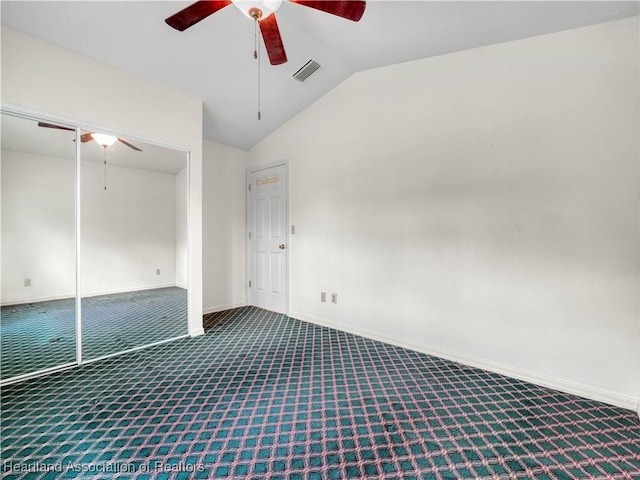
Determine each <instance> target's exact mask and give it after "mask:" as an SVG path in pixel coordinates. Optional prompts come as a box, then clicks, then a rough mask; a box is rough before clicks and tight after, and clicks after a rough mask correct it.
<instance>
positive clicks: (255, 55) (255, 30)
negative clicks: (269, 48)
mask: <svg viewBox="0 0 640 480" xmlns="http://www.w3.org/2000/svg"><path fill="white" fill-rule="evenodd" d="M253 38H254V42H255V48H254V50H253V58H255V59H256V60H258V120H260V119H261V118H262V115H261V114H260V48H259V45H258V42H259V40H258V18H257V17H256V19H255V24H254V28H253Z"/></svg>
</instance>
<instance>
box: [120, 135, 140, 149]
mask: <svg viewBox="0 0 640 480" xmlns="http://www.w3.org/2000/svg"><path fill="white" fill-rule="evenodd" d="M118 141H119V142H120V143H123V144H125V145H126V146H127V147H129V148H133V149H134V150H135V151H136V152H141V151H142V150H141V149H139V148H138V147H136V146H135V145H131V144H130V143H129V142H127V141H126V140H124V139H122V138H118Z"/></svg>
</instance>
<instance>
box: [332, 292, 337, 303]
mask: <svg viewBox="0 0 640 480" xmlns="http://www.w3.org/2000/svg"><path fill="white" fill-rule="evenodd" d="M331 303H338V294H337V293H332V294H331Z"/></svg>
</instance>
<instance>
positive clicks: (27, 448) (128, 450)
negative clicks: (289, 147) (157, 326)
mask: <svg viewBox="0 0 640 480" xmlns="http://www.w3.org/2000/svg"><path fill="white" fill-rule="evenodd" d="M205 326H206V331H207V333H206V335H204V336H201V337H198V338H193V339H191V338H188V339H183V340H178V341H176V342H171V343H168V344H163V345H160V346H157V347H152V348H149V349H146V350H142V351H138V352H135V353H132V354H127V355H123V356H120V357H115V358H111V359H108V360H104V361H100V362H96V363H95V364H90V365H85V366H83V367H80V368H77V369H74V370H70V371H66V372H61V373H57V374H54V375H51V376H48V377H43V378H39V379H33V380H29V381H26V382H23V383H20V384H14V385H10V386H8V387H6V388H4V389H3V392H2V456H3V458H2V461H3V463H2V466H3V474H4V476H5V477H4V478H51V479H53V478H56V479H57V478H105V479H111V478H119V479H129V478H136V479H152V478H153V479H192V478H194V479H195V478H207V479H209V478H255V479H266V478H270V479H318V480H320V479H345V478H372V479H375V478H384V479H387V478H388V479H392V478H397V479H440V480H443V479H459V478H463V479H471V478H484V479H563V480H564V479H587V478H588V479H596V478H597V479H638V478H640V421H639V420H638V417H637V415H636V414H635V413H634V412H632V411H628V410H624V409H620V408H615V407H612V406H609V405H605V404H602V403H599V402H595V401H590V400H585V399H582V398H579V397H575V396H572V395H568V394H564V393H559V392H557V391H553V390H550V389H546V388H543V387H539V386H536V385H532V384H529V383H526V382H522V381H518V380H513V379H510V378H506V377H503V376H500V375H496V374H493V373H488V372H485V371H482V370H478V369H475V368H470V367H466V366H463V365H460V364H456V363H453V362H450V361H445V360H442V359H439V358H436V357H431V356H428V355H424V354H420V353H416V352H413V351H410V350H405V349H402V348H399V347H395V346H390V345H386V344H383V343H380V342H377V341H373V340H368V339H365V338H361V337H358V336H355V335H352V334H348V333H344V332H339V331H335V330H331V329H329V328H324V327H320V326H316V325H312V324H309V323H305V322H301V321H297V320H294V319H291V318H288V317H286V316H283V315H277V314H273V313H270V312H265V311H262V310H258V309H255V308H242V309H237V310H233V311H229V312H224V313H220V314H215V315H210V316H207V317H205Z"/></svg>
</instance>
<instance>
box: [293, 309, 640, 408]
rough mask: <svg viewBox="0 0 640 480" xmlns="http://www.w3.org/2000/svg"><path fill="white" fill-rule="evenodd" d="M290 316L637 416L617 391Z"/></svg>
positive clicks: (631, 400) (634, 401)
mask: <svg viewBox="0 0 640 480" xmlns="http://www.w3.org/2000/svg"><path fill="white" fill-rule="evenodd" d="M290 316H291V317H292V318H296V319H298V320H302V321H305V322H309V323H314V324H316V325H321V326H325V327H329V328H334V329H336V330H341V331H344V332H348V333H353V334H355V335H359V336H361V337H365V338H370V339H372V340H378V341H380V342H384V343H388V344H391V345H396V346H398V347H403V348H407V349H409V350H414V351H416V352H421V353H426V354H428V355H433V356H436V357H440V358H444V359H446V360H452V361H454V362H458V363H462V364H464V365H468V366H471V367H476V368H481V369H483V370H488V371H490V372H494V373H499V374H501V375H505V376H508V377H512V378H516V379H518V380H524V381H526V382H531V383H534V384H536V385H541V386H543V387H548V388H552V389H554V390H559V391H561V392H565V393H570V394H572V395H577V396H580V397H584V398H588V399H590V400H597V401H600V402H603V403H607V404H610V405H615V406H616V407H621V408H626V409H628V410H633V411H636V412H638V414H639V415H640V407H639V401H640V399H638V398H635V397H630V396H627V395H621V394H619V393H615V392H611V391H608V390H604V389H601V388H597V387H592V386H589V385H583V384H581V383H577V382H573V381H570V380H565V379H562V378H557V377H553V376H550V375H543V374H539V373H536V372H532V371H529V370H525V369H521V368H517V367H513V366H510V365H506V364H503V363H499V362H493V361H491V360H486V359H483V358H479V357H474V356H472V355H466V354H464V353H460V352H455V351H451V350H447V349H442V348H438V347H434V346H432V345H428V344H424V343H417V342H409V341H407V340H406V339H402V338H399V337H392V336H389V335H383V334H380V333H378V332H374V331H369V330H364V329H359V328H353V327H349V326H345V325H341V324H338V323H334V322H331V321H326V320H321V319H318V318H312V317H309V316H307V315H305V314H303V313H298V312H292V313H291V314H290Z"/></svg>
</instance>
